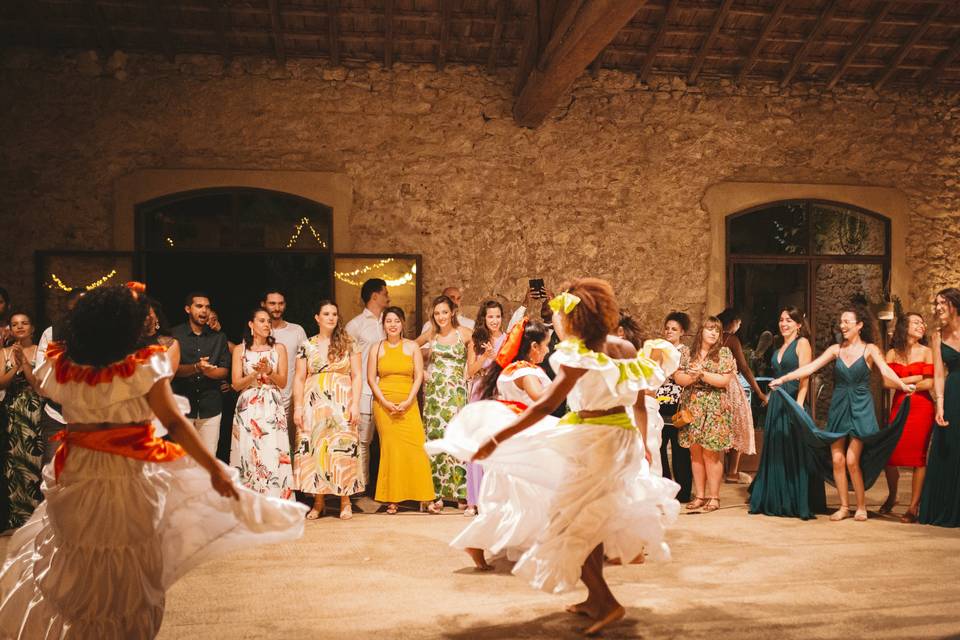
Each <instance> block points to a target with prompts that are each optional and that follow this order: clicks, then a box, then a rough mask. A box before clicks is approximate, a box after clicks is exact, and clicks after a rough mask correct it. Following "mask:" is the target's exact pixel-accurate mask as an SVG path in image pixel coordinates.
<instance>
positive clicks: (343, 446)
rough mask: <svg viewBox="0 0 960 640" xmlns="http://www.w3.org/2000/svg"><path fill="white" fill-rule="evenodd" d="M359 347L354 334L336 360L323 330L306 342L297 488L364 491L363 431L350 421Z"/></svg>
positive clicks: (348, 492)
mask: <svg viewBox="0 0 960 640" xmlns="http://www.w3.org/2000/svg"><path fill="white" fill-rule="evenodd" d="M354 353H359V349H358V347H357V344H356V342H354V341H353V340H350V343H349V346H348V347H347V352H346V353H345V354H343V355H342V356H341V357H340V358H339V359H337V360H336V361H334V362H330V361H329V360H328V358H327V354H326V350H321V346H320V336H313V337H312V338H310V339H308V340H305V341H304V342H302V343H301V344H300V348H299V349H298V350H297V357H298V358H303V359H304V360H306V361H307V380H306V383H305V384H304V389H303V395H304V397H303V428H302V429H299V430H298V431H297V440H296V453H295V455H294V459H293V474H294V488H295V489H297V490H299V491H303V492H305V493H313V494H317V493H324V494H330V493H332V494H334V495H338V496H349V495H353V494H355V493H360V492H361V491H363V488H364V485H363V479H362V478H361V477H360V433H359V431H358V428H357V427H356V426H351V424H350V405H351V401H352V395H353V387H352V384H351V378H350V373H351V371H350V358H351V356H352V355H353V354H354Z"/></svg>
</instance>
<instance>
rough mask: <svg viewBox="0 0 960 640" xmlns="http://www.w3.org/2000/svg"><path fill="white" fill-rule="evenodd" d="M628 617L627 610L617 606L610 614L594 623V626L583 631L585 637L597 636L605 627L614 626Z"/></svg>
mask: <svg viewBox="0 0 960 640" xmlns="http://www.w3.org/2000/svg"><path fill="white" fill-rule="evenodd" d="M625 615H627V611H626V609H624V608H623V607H621V606H620V605H617V606H615V607H614V608H613V609H611V610H610V611H609V612H607V613H606V614H605V615H604V616H603V617H602V618H600V619H599V620H597V621H596V622H594V623H593V624H592V625H590V626H589V627H587V628H586V629H584V630H583V635H585V636H595V635H597V634H598V633H600V632H601V631H602V630H603V628H604V627H606V626H608V625H611V624H613V623H614V622H616V621H617V620H620V619H621V618H623V616H625Z"/></svg>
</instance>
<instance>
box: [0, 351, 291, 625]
mask: <svg viewBox="0 0 960 640" xmlns="http://www.w3.org/2000/svg"><path fill="white" fill-rule="evenodd" d="M172 375H173V373H172V370H171V368H170V364H169V362H168V360H167V357H166V355H165V354H164V353H163V348H162V347H150V348H148V349H144V350H142V351H140V352H137V353H136V354H133V355H131V356H128V357H127V358H126V359H125V360H124V361H122V362H120V363H116V364H114V365H111V366H109V367H104V368H99V369H95V368H92V367H81V366H78V365H75V364H72V363H70V362H69V361H67V360H66V359H65V356H64V355H63V354H62V350H59V349H58V347H57V346H56V345H52V346H51V349H50V351H48V360H47V362H46V363H45V364H44V365H43V367H41V369H40V370H39V371H38V378H39V380H40V381H41V389H42V392H43V394H44V395H45V396H47V397H49V398H50V399H52V400H54V401H55V402H59V403H61V404H62V405H63V408H64V411H63V413H64V417H65V418H66V420H67V422H68V423H73V424H76V423H100V422H106V423H114V424H124V425H131V426H129V427H122V428H119V429H109V430H104V431H100V432H93V435H92V437H91V436H90V434H89V433H82V432H72V433H71V434H70V435H69V436H67V440H68V442H69V443H70V446H69V449H65V448H61V450H60V451H58V455H57V458H56V459H55V461H54V462H53V463H51V464H49V465H47V466H46V467H45V468H44V479H43V494H44V497H45V501H44V502H43V503H41V504H40V506H39V507H38V508H37V510H36V511H35V512H34V514H33V516H32V517H31V518H30V520H29V521H28V522H27V523H26V524H25V525H24V526H23V527H21V528H20V529H19V530H17V531H16V532H15V533H14V535H13V537H12V539H11V541H10V544H9V546H8V557H7V559H6V561H5V563H4V565H3V569H2V572H0V638H3V639H8V638H17V639H27V638H29V639H31V640H32V639H36V638H43V639H52V638H57V639H59V640H67V639H71V638H77V639H80V638H83V639H87V638H97V639H98V640H112V639H116V640H121V639H127V638H152V637H154V636H155V635H156V634H157V633H158V631H159V629H160V624H161V622H162V619H163V609H164V599H165V592H166V590H167V589H169V588H170V586H171V585H172V584H173V583H174V582H176V581H177V579H179V578H180V577H181V576H183V575H184V574H185V573H186V572H188V571H189V570H190V569H192V568H194V567H196V566H197V565H198V564H200V563H202V562H205V561H207V560H210V559H211V558H213V557H215V556H218V555H220V554H223V553H225V552H229V551H234V550H237V549H242V548H248V547H251V546H254V545H258V544H264V543H271V542H280V541H285V540H293V539H296V538H299V537H300V536H301V535H302V534H303V515H304V512H305V510H306V508H305V507H303V506H301V505H299V504H297V503H295V502H292V501H289V500H281V499H278V498H271V497H267V496H263V495H260V494H258V493H255V492H253V491H250V490H248V489H245V488H243V487H242V486H241V485H240V484H239V482H238V476H237V472H236V470H234V469H231V468H229V467H227V466H226V465H224V470H225V471H226V472H227V473H228V474H229V475H230V477H231V478H232V479H233V483H234V486H235V488H236V489H237V492H238V493H239V494H240V499H239V500H234V499H231V498H224V497H222V496H220V495H218V494H217V493H215V492H214V490H213V488H212V487H211V485H210V475H209V473H208V472H207V471H205V470H204V469H203V468H201V467H200V466H199V465H197V463H196V462H194V461H193V459H191V458H189V457H187V456H186V455H184V454H183V451H182V449H180V448H179V447H177V446H176V445H171V444H170V443H164V441H162V440H159V439H156V437H155V436H154V434H153V430H152V427H151V426H149V423H150V421H151V419H153V417H154V416H153V413H152V411H151V410H150V406H149V404H148V402H147V398H146V394H147V393H148V392H149V391H150V389H151V388H152V387H153V385H154V384H155V383H156V382H157V381H159V380H162V379H164V378H170V377H172ZM74 436H76V438H74ZM94 440H96V441H99V442H103V441H106V440H110V441H111V443H112V446H113V448H114V452H113V453H111V452H108V451H107V450H104V449H100V450H98V449H93V448H88V446H90V442H91V441H94ZM84 443H86V444H84ZM67 452H69V453H68V454H67ZM157 452H161V453H163V452H165V453H166V454H169V455H160V454H157ZM137 456H139V458H138V457H137Z"/></svg>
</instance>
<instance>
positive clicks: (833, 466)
mask: <svg viewBox="0 0 960 640" xmlns="http://www.w3.org/2000/svg"><path fill="white" fill-rule="evenodd" d="M840 334H841V335H842V336H843V342H841V343H840V344H835V345H832V346H830V347H828V348H827V350H826V351H824V352H823V353H822V354H820V356H819V357H818V358H817V359H816V360H814V361H813V362H811V363H809V364H807V365H805V366H802V367H798V368H796V369H794V370H793V371H791V372H790V373H787V374H785V375H782V376H780V377H779V378H776V379H774V380H773V381H771V382H770V388H771V389H777V388H778V387H780V386H782V385H783V384H784V383H786V382H791V381H793V380H802V379H803V378H807V377H809V376H811V375H813V374H814V373H816V372H817V371H819V370H820V369H822V368H823V367H824V366H826V365H827V364H829V363H830V362H832V361H834V360H835V361H836V365H835V369H834V386H833V398H832V399H831V401H830V414H829V416H828V417H827V427H826V429H825V430H821V429H818V428H817V426H816V424H814V422H813V419H812V418H811V417H810V416H809V415H808V414H807V413H806V412H805V411H804V410H803V407H801V406H800V405H799V404H797V402H796V401H795V400H794V399H793V398H791V397H790V396H789V395H788V394H787V393H786V392H785V391H781V392H780V394H781V398H782V399H783V400H784V402H786V404H787V409H788V411H789V412H790V414H791V416H792V419H793V421H794V422H795V423H797V425H798V427H799V430H800V433H801V437H803V438H804V441H805V442H806V443H807V446H809V447H811V448H812V449H813V452H814V460H815V461H816V463H817V464H818V465H819V467H820V472H821V473H822V474H823V476H824V477H825V478H827V479H828V480H829V478H830V477H831V474H832V477H833V483H834V486H836V488H837V494H838V497H839V498H840V508H839V509H837V510H836V511H835V512H834V513H833V515H831V516H830V519H831V520H834V521H836V520H843V519H844V518H848V517H850V506H849V505H850V503H849V496H848V494H847V486H848V485H847V474H848V473H849V474H850V481H851V483H852V484H853V491H854V494H855V496H856V500H857V510H856V513H855V514H854V520H858V521H862V520H866V519H867V503H866V490H867V489H869V488H870V487H871V486H873V483H874V481H876V479H877V477H878V476H879V475H880V473H881V472H882V471H883V468H884V466H886V464H887V459H888V458H889V457H890V454H891V453H892V452H893V448H894V447H895V446H896V445H897V440H899V439H900V433H901V432H902V429H903V423H904V421H905V420H906V417H907V412H908V411H909V405H910V403H909V401H907V402H904V403H903V404H902V405H901V409H900V413H899V414H898V415H897V417H896V419H895V420H894V421H893V423H891V425H890V428H887V429H880V427H879V425H878V424H877V416H876V412H875V411H874V404H873V394H872V393H871V391H870V372H871V370H872V369H873V367H876V368H877V370H878V371H879V372H880V374H881V375H882V376H883V377H884V378H885V379H887V380H888V381H890V383H891V384H892V385H894V388H896V389H900V390H901V391H903V392H905V393H908V394H909V393H913V391H914V388H915V387H914V385H912V384H911V385H907V384H904V383H903V382H902V381H901V380H900V378H899V377H897V374H896V373H894V372H893V370H892V369H890V367H889V366H888V365H887V363H886V361H885V360H884V359H883V356H882V354H881V353H880V349H879V348H877V345H875V344H874V343H873V336H874V331H873V322H872V319H871V317H870V314H869V313H868V312H867V310H866V309H864V308H863V307H861V306H859V305H851V306H849V307H847V308H846V309H844V310H843V312H842V313H841V314H840Z"/></svg>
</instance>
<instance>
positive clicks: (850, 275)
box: [811, 263, 883, 425]
mask: <svg viewBox="0 0 960 640" xmlns="http://www.w3.org/2000/svg"><path fill="white" fill-rule="evenodd" d="M815 269H816V273H815V277H814V305H815V308H816V314H815V317H814V325H813V327H812V329H813V331H814V346H813V347H814V348H813V351H814V357H816V356H817V355H819V354H820V353H822V352H823V351H824V350H825V349H826V348H827V347H829V346H830V345H832V344H835V343H837V342H839V341H840V335H839V330H840V329H839V324H840V313H841V310H842V309H843V307H845V306H847V305H849V304H850V300H851V298H852V297H853V296H855V295H858V294H861V295H863V296H864V297H865V298H866V299H867V300H868V301H869V302H870V303H877V302H879V301H880V300H881V299H882V296H883V265H880V264H836V263H834V264H821V265H818V266H817V267H816V268H815ZM875 339H876V340H878V341H879V340H880V336H879V335H877V336H876V338H875ZM834 366H835V365H833V364H831V365H828V366H826V367H824V368H823V369H821V370H820V371H819V373H818V374H817V375H816V376H814V379H813V380H812V381H811V382H812V383H813V384H812V386H811V392H812V394H813V396H814V397H815V398H816V418H817V424H820V425H823V424H826V421H827V410H828V409H829V407H830V398H831V396H832V395H833V368H834ZM873 387H874V390H873V391H874V398H877V399H879V398H881V397H882V395H881V392H882V388H881V385H880V383H879V380H878V379H877V377H876V376H874V380H873ZM881 404H882V403H878V406H880V405H881Z"/></svg>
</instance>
